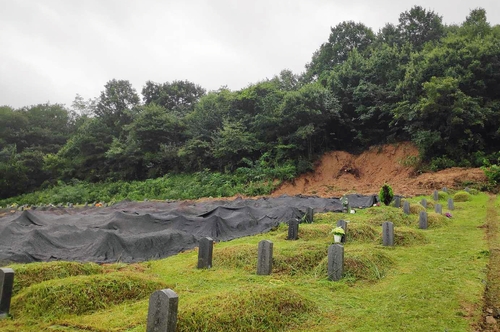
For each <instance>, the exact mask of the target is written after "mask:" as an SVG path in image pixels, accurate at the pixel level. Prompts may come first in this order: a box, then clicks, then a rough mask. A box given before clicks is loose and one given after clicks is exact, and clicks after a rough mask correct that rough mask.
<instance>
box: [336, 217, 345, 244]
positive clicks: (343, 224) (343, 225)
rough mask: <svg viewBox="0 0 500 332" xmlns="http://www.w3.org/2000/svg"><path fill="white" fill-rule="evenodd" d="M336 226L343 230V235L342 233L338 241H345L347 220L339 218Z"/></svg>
mask: <svg viewBox="0 0 500 332" xmlns="http://www.w3.org/2000/svg"><path fill="white" fill-rule="evenodd" d="M337 226H338V227H342V229H343V230H344V235H342V238H341V239H340V242H341V243H345V242H346V237H347V221H345V220H342V219H341V220H339V221H337Z"/></svg>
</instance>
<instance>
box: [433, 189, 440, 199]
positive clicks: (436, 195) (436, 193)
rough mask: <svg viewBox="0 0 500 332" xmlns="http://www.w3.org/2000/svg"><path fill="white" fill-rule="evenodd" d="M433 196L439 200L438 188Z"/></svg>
mask: <svg viewBox="0 0 500 332" xmlns="http://www.w3.org/2000/svg"><path fill="white" fill-rule="evenodd" d="M432 198H433V199H434V200H435V201H437V200H439V193H438V191H437V190H434V193H433V194H432Z"/></svg>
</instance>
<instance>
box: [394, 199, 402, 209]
mask: <svg viewBox="0 0 500 332" xmlns="http://www.w3.org/2000/svg"><path fill="white" fill-rule="evenodd" d="M394 207H397V208H398V209H399V208H400V207H401V197H399V196H396V197H394Z"/></svg>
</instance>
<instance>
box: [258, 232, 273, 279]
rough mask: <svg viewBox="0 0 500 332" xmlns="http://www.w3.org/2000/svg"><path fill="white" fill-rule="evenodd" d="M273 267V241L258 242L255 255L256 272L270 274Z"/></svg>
mask: <svg viewBox="0 0 500 332" xmlns="http://www.w3.org/2000/svg"><path fill="white" fill-rule="evenodd" d="M272 269H273V243H272V242H271V241H269V240H262V241H260V242H259V253H258V256H257V274H258V275H270V274H271V271H272Z"/></svg>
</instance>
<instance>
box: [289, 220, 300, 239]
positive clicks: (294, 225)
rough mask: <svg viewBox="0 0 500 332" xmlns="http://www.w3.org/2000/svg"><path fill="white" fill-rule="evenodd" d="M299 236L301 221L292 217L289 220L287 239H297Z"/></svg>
mask: <svg viewBox="0 0 500 332" xmlns="http://www.w3.org/2000/svg"><path fill="white" fill-rule="evenodd" d="M298 238H299V221H298V220H297V219H290V220H289V221H288V237H287V240H297V239H298Z"/></svg>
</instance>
